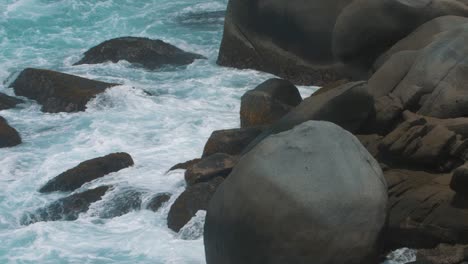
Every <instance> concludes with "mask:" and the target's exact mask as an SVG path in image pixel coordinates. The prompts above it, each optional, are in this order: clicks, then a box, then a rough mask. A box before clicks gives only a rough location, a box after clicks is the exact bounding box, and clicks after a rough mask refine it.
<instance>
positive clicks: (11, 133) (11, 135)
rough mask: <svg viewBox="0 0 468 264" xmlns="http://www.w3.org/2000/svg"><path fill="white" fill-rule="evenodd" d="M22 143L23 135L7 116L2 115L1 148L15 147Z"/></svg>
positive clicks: (0, 128)
mask: <svg viewBox="0 0 468 264" xmlns="http://www.w3.org/2000/svg"><path fill="white" fill-rule="evenodd" d="M19 144H21V137H20V135H19V133H18V131H16V129H14V128H13V127H11V126H10V125H9V124H8V122H7V121H6V120H5V118H3V117H1V116H0V148H6V147H14V146H16V145H19Z"/></svg>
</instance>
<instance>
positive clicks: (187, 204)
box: [167, 177, 224, 232]
mask: <svg viewBox="0 0 468 264" xmlns="http://www.w3.org/2000/svg"><path fill="white" fill-rule="evenodd" d="M223 180H224V179H223V178H222V177H217V178H215V179H213V180H211V181H209V182H203V183H198V184H195V185H193V186H189V187H187V189H186V190H185V191H184V192H183V193H182V194H181V195H180V196H179V197H178V198H177V199H176V200H175V202H174V204H172V206H171V209H170V210H169V215H168V216H167V226H168V227H169V228H170V229H172V230H173V231H175V232H179V230H180V229H181V228H182V227H183V226H184V225H185V224H187V223H188V222H189V221H190V219H192V217H194V216H195V215H196V213H197V212H198V211H199V210H206V209H207V207H208V203H209V202H210V199H211V197H212V196H213V194H214V192H215V191H216V189H217V188H218V186H219V185H220V184H221V183H222V182H223Z"/></svg>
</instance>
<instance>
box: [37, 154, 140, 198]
mask: <svg viewBox="0 0 468 264" xmlns="http://www.w3.org/2000/svg"><path fill="white" fill-rule="evenodd" d="M130 166H133V160H132V157H131V156H130V155H129V154H127V153H124V152H119V153H112V154H109V155H106V156H103V157H99V158H94V159H90V160H87V161H84V162H82V163H80V164H78V165H77V166H76V167H74V168H72V169H69V170H67V171H65V172H63V173H61V174H60V175H58V176H56V177H55V178H53V179H51V180H50V181H49V182H47V183H46V184H45V185H44V186H43V187H42V188H41V189H40V190H39V192H41V193H49V192H55V191H64V192H66V191H73V190H76V189H78V188H80V187H81V186H82V185H83V184H85V183H87V182H91V181H93V180H95V179H98V178H101V177H104V176H105V175H107V174H109V173H111V172H116V171H119V170H121V169H124V168H127V167H130Z"/></svg>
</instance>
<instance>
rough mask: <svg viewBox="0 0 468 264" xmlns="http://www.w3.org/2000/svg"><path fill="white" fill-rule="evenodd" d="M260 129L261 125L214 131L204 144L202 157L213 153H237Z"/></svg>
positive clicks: (240, 151)
mask: <svg viewBox="0 0 468 264" xmlns="http://www.w3.org/2000/svg"><path fill="white" fill-rule="evenodd" d="M262 131H263V128H262V127H249V128H238V129H227V130H218V131H214V132H213V133H212V134H211V136H210V138H209V139H208V141H207V142H206V144H205V148H204V149H203V156H202V157H208V156H210V155H213V154H215V153H226V154H229V155H239V154H241V153H242V151H243V150H244V148H245V147H247V146H248V145H249V144H250V142H252V140H254V139H255V138H256V137H257V136H258V135H259V134H260V133H261V132H262Z"/></svg>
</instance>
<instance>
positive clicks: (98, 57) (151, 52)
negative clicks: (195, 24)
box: [74, 37, 205, 70]
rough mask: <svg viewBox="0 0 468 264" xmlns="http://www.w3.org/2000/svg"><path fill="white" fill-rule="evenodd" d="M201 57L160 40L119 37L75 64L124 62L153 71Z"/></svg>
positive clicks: (97, 48)
mask: <svg viewBox="0 0 468 264" xmlns="http://www.w3.org/2000/svg"><path fill="white" fill-rule="evenodd" d="M196 59H205V57H203V56H202V55H199V54H195V53H190V52H185V51H183V50H181V49H179V48H177V47H175V46H173V45H171V44H169V43H166V42H164V41H162V40H153V39H149V38H139V37H121V38H115V39H111V40H107V41H104V42H102V43H101V44H99V45H97V46H95V47H93V48H91V49H89V50H88V51H86V52H85V54H84V57H83V58H82V59H81V60H80V61H78V62H77V63H75V64H74V65H80V64H97V63H104V62H108V61H110V62H114V63H116V62H118V61H121V60H126V61H128V62H130V63H133V64H136V65H139V66H142V67H144V68H146V69H150V70H154V69H158V68H161V67H162V66H164V65H175V66H180V65H187V64H191V63H192V62H194V61H195V60H196Z"/></svg>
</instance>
